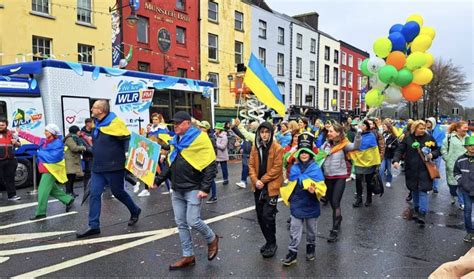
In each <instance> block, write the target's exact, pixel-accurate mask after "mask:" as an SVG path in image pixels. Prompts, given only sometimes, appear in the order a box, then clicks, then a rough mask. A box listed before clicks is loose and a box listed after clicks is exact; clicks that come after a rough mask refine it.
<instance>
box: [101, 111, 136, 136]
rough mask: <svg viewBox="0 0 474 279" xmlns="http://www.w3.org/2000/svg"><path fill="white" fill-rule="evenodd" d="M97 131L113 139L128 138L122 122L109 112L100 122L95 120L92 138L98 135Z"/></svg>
mask: <svg viewBox="0 0 474 279" xmlns="http://www.w3.org/2000/svg"><path fill="white" fill-rule="evenodd" d="M99 130H100V131H101V132H102V133H104V134H107V135H110V136H115V137H123V136H130V131H129V130H128V128H127V125H125V122H123V120H122V119H120V118H118V117H117V115H116V114H115V113H113V112H110V113H109V114H108V115H107V116H106V117H105V118H104V119H102V121H100V122H99V121H98V120H97V119H96V120H95V129H94V132H93V134H94V137H95V138H96V137H97V136H98V135H99Z"/></svg>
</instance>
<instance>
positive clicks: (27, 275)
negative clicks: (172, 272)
mask: <svg viewBox="0 0 474 279" xmlns="http://www.w3.org/2000/svg"><path fill="white" fill-rule="evenodd" d="M254 209H255V206H249V207H246V208H243V209H240V210H237V211H234V212H230V213H227V214H224V215H220V216H216V217H214V218H210V219H207V220H205V221H204V222H205V223H207V224H210V223H214V222H218V221H221V220H224V219H227V218H231V217H234V216H238V215H240V214H243V213H246V212H249V211H252V210H254ZM177 232H178V229H177V228H176V227H175V228H171V229H164V230H160V232H159V233H157V234H156V235H152V236H149V237H145V238H142V239H139V240H135V241H132V242H129V243H125V244H122V245H119V246H115V247H112V248H107V249H105V250H103V251H99V252H96V253H92V254H89V255H85V256H82V257H79V258H75V259H72V260H68V261H64V262H62V263H59V264H55V265H51V266H47V267H44V268H40V269H37V270H33V271H30V272H27V273H23V274H19V275H17V276H15V277H12V278H32V277H39V276H43V275H46V274H50V273H53V272H56V271H59V270H63V269H66V268H69V267H73V266H76V265H79V264H82V263H86V262H89V261H92V260H95V259H98V258H102V257H105V256H108V255H112V254H115V253H117V252H121V251H124V250H127V249H130V248H134V247H137V246H140V245H143V244H146V243H149V242H153V241H156V240H159V239H162V238H165V237H168V236H171V235H174V234H176V233H177ZM1 252H2V251H0V253H1Z"/></svg>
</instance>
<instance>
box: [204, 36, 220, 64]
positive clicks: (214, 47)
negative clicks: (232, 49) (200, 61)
mask: <svg viewBox="0 0 474 279" xmlns="http://www.w3.org/2000/svg"><path fill="white" fill-rule="evenodd" d="M207 40H208V42H207V45H208V46H209V47H208V50H209V53H208V55H207V58H208V59H209V60H213V61H217V60H219V56H218V47H219V46H218V41H217V35H214V34H211V33H209V34H208V35H207Z"/></svg>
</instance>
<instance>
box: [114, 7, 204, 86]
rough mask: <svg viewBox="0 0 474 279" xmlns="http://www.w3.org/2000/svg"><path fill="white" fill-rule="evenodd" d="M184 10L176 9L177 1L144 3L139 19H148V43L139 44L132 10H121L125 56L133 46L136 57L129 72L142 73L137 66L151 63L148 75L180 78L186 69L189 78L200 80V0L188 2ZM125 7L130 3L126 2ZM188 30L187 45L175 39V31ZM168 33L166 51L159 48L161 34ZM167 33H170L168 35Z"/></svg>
mask: <svg viewBox="0 0 474 279" xmlns="http://www.w3.org/2000/svg"><path fill="white" fill-rule="evenodd" d="M183 2H184V3H185V8H184V9H182V10H181V9H178V8H177V6H176V5H177V4H176V3H177V1H176V0H143V1H140V7H139V9H138V11H137V16H139V17H145V18H147V19H148V43H143V42H138V39H137V29H138V26H134V27H131V26H129V25H128V24H127V22H126V18H127V16H129V15H130V7H125V8H123V10H122V14H123V16H122V32H123V34H122V35H123V49H124V56H126V55H127V54H128V53H129V50H130V47H133V56H132V59H131V61H130V62H129V63H128V65H127V67H126V69H129V70H139V69H138V63H139V62H145V63H149V66H150V67H149V72H151V73H158V74H165V75H170V76H178V69H184V70H186V77H188V78H193V79H199V77H200V74H199V69H200V67H199V47H200V46H199V21H198V17H199V5H198V2H199V0H185V1H183ZM123 3H124V4H126V3H128V1H123ZM177 27H182V28H185V29H186V32H185V43H184V44H180V43H178V42H177V39H176V37H177V36H176V28H177ZM160 30H161V34H162V35H163V34H166V33H168V34H169V36H170V37H169V39H170V40H169V42H170V47H169V50H168V51H164V50H163V49H161V48H160V47H159V44H158V34H159V32H160ZM166 31H168V32H166Z"/></svg>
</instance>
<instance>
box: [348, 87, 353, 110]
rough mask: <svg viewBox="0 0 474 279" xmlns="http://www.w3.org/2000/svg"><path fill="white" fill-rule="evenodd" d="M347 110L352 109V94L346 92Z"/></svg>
mask: <svg viewBox="0 0 474 279" xmlns="http://www.w3.org/2000/svg"><path fill="white" fill-rule="evenodd" d="M347 109H352V92H351V91H347Z"/></svg>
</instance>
